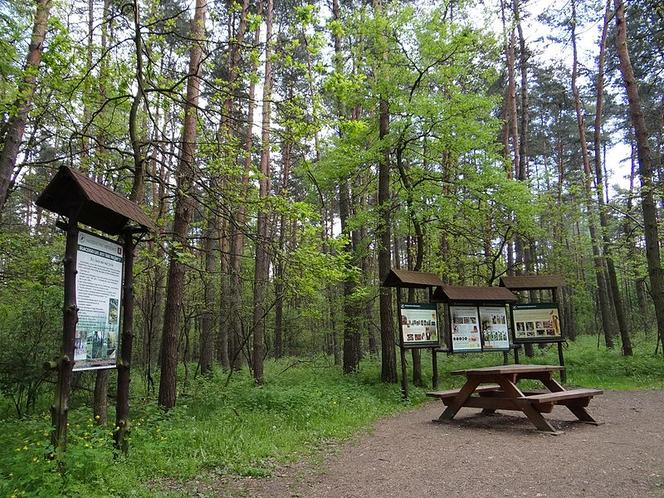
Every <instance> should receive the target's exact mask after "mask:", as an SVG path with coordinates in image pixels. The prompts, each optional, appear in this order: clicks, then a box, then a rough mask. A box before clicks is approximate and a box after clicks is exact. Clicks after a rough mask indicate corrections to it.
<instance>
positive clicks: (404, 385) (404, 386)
mask: <svg viewBox="0 0 664 498" xmlns="http://www.w3.org/2000/svg"><path fill="white" fill-rule="evenodd" d="M397 317H398V320H397V321H398V322H399V350H400V354H399V356H400V357H401V394H402V395H403V399H408V370H407V368H406V348H404V345H403V324H402V323H401V287H397Z"/></svg>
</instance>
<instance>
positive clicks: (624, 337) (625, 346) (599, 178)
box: [593, 0, 632, 356]
mask: <svg viewBox="0 0 664 498" xmlns="http://www.w3.org/2000/svg"><path fill="white" fill-rule="evenodd" d="M610 14H611V0H606V8H605V10H604V23H603V26H602V36H601V38H600V44H599V57H598V62H597V88H596V105H595V130H594V134H593V138H594V145H595V180H596V190H597V203H598V205H599V223H600V227H601V230H602V246H603V249H604V255H605V257H606V266H607V272H608V281H609V287H610V290H611V297H612V298H613V307H614V308H615V311H616V318H617V320H618V330H619V331H620V339H621V344H622V352H623V355H625V356H631V355H632V341H631V339H630V337H629V330H628V328H627V321H626V319H625V310H624V308H623V302H622V299H621V296H620V287H619V286H618V277H617V276H616V268H615V264H614V262H613V256H612V251H611V241H610V240H609V234H608V229H609V228H608V226H609V222H608V218H607V214H606V204H605V202H604V200H605V199H604V198H605V194H604V178H603V176H604V175H603V171H602V113H603V109H604V60H605V57H606V39H607V34H608V31H609V21H610ZM606 194H607V198H608V192H607V193H606Z"/></svg>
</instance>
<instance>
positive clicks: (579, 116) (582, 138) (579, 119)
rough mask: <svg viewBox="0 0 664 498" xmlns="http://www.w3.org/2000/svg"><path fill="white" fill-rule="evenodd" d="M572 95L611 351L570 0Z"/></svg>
mask: <svg viewBox="0 0 664 498" xmlns="http://www.w3.org/2000/svg"><path fill="white" fill-rule="evenodd" d="M571 41H572V57H573V60H572V93H573V95H574V108H575V110H576V123H577V128H578V131H579V143H580V145H581V159H582V161H583V173H584V182H583V185H584V189H585V202H586V210H587V215H588V229H589V231H590V243H591V246H592V252H593V263H594V268H595V278H596V280H597V294H598V300H599V308H600V314H601V316H602V328H603V330H604V341H605V343H606V347H607V348H612V347H613V330H612V323H613V320H612V319H611V308H610V306H611V305H610V303H609V295H608V290H607V288H606V280H605V279H604V258H603V257H602V254H601V253H600V249H599V243H598V236H597V225H596V220H595V203H594V202H593V196H592V176H593V174H592V171H591V169H590V157H589V154H588V143H587V141H586V125H585V120H584V115H583V108H582V105H581V96H580V94H579V88H578V85H577V75H578V57H577V49H576V0H572V36H571Z"/></svg>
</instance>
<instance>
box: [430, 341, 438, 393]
mask: <svg viewBox="0 0 664 498" xmlns="http://www.w3.org/2000/svg"><path fill="white" fill-rule="evenodd" d="M431 370H432V373H431V387H432V388H433V389H434V390H435V389H438V353H437V352H436V349H435V348H431Z"/></svg>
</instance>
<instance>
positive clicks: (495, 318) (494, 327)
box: [479, 306, 510, 351]
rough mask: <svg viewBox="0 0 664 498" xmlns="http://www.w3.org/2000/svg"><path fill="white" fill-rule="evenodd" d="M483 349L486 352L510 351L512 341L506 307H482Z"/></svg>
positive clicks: (480, 309) (480, 310) (480, 308)
mask: <svg viewBox="0 0 664 498" xmlns="http://www.w3.org/2000/svg"><path fill="white" fill-rule="evenodd" d="M479 312H480V324H481V326H482V347H483V349H484V350H485V351H509V349H510V339H509V328H508V326H507V313H506V312H505V306H480V307H479Z"/></svg>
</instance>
